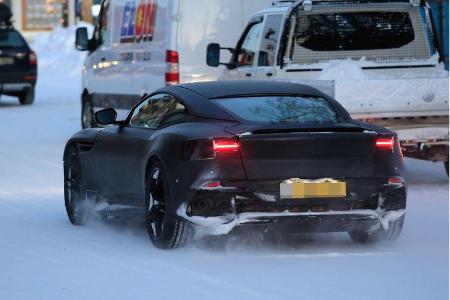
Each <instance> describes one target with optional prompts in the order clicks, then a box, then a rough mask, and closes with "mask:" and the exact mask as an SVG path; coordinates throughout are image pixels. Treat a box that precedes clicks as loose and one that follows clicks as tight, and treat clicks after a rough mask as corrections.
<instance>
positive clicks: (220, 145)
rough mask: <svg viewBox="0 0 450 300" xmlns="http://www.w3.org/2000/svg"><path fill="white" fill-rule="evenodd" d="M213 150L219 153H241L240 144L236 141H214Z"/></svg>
mask: <svg viewBox="0 0 450 300" xmlns="http://www.w3.org/2000/svg"><path fill="white" fill-rule="evenodd" d="M213 149H214V152H215V153H216V154H217V153H231V152H237V151H239V143H238V142H237V141H236V140H234V139H214V140H213Z"/></svg>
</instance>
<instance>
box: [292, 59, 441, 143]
mask: <svg viewBox="0 0 450 300" xmlns="http://www.w3.org/2000/svg"><path fill="white" fill-rule="evenodd" d="M436 59H437V58H436V55H434V56H433V57H432V58H430V60H429V61H423V62H421V63H422V65H434V64H437V66H436V67H428V68H402V69H395V68H394V69H389V68H385V69H363V68H364V67H380V65H379V64H378V65H377V64H374V63H373V62H370V61H367V60H365V59H364V58H363V59H360V60H351V59H346V60H331V61H328V62H324V63H320V64H314V65H307V66H306V65H305V66H302V65H289V66H288V68H287V69H288V70H289V69H295V68H298V69H301V68H304V69H305V68H306V69H307V68H318V69H321V70H322V71H320V72H302V74H299V73H293V74H295V76H297V77H298V78H300V76H308V80H309V81H310V82H311V83H310V84H311V85H313V86H315V87H316V88H318V89H319V90H322V91H324V92H326V93H329V94H331V95H333V96H334V97H335V98H336V99H337V100H338V101H339V102H340V103H341V104H342V105H343V106H344V107H345V108H346V109H347V110H348V111H349V112H350V113H351V114H352V115H353V116H355V117H357V118H387V117H410V116H436V115H448V99H449V94H448V91H449V90H448V86H449V81H448V76H449V74H448V72H447V71H445V70H444V66H443V64H442V63H441V64H438V62H437V60H436ZM400 65H401V64H400ZM409 65H412V64H409ZM387 66H389V64H383V65H382V67H387ZM397 66H398V64H397ZM308 73H310V74H308ZM296 80H297V81H300V80H298V79H296ZM294 81H295V80H294ZM300 82H301V81H300ZM320 82H323V84H325V83H327V84H328V85H329V82H333V90H334V93H330V92H329V86H327V85H325V86H324V87H321V85H320ZM323 84H322V85H323ZM367 91H370V93H367ZM412 127H414V125H412ZM446 135H447V136H448V131H447V134H445V133H444V134H442V135H440V136H439V138H440V139H443V138H445V136H446Z"/></svg>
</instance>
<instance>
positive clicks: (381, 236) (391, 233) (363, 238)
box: [348, 215, 405, 244]
mask: <svg viewBox="0 0 450 300" xmlns="http://www.w3.org/2000/svg"><path fill="white" fill-rule="evenodd" d="M404 221H405V215H403V216H401V217H400V218H398V219H397V220H395V221H393V222H389V228H388V229H387V230H385V229H384V228H380V229H378V230H376V231H374V232H367V231H351V232H349V233H348V234H349V235H350V238H351V239H352V240H353V241H354V242H355V243H359V244H369V243H377V242H381V241H395V240H397V239H398V237H399V236H400V233H401V232H402V228H403V223H404Z"/></svg>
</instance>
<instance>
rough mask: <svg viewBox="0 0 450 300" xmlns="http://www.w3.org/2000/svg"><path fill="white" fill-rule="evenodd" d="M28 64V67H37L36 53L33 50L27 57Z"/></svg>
mask: <svg viewBox="0 0 450 300" xmlns="http://www.w3.org/2000/svg"><path fill="white" fill-rule="evenodd" d="M28 59H29V64H30V66H36V65H37V56H36V53H35V52H34V51H33V50H30V54H29V56H28Z"/></svg>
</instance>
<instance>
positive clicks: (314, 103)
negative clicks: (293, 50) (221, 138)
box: [215, 96, 339, 124]
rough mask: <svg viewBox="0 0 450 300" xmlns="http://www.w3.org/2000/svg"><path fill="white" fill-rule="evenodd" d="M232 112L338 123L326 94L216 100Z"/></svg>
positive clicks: (274, 120)
mask: <svg viewBox="0 0 450 300" xmlns="http://www.w3.org/2000/svg"><path fill="white" fill-rule="evenodd" d="M215 101H217V102H218V103H219V105H220V106H222V107H223V108H225V109H226V110H228V111H229V112H231V113H233V114H235V115H237V116H238V117H239V118H242V119H244V120H247V121H251V122H258V123H267V124H284V123H286V124H327V123H338V122H339V120H338V117H337V115H336V112H335V111H334V109H333V108H332V107H331V105H330V104H329V103H328V101H327V100H326V99H324V98H320V97H308V96H302V97H300V96H269V97H243V98H226V99H217V100H215Z"/></svg>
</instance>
